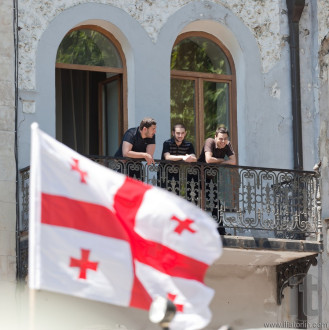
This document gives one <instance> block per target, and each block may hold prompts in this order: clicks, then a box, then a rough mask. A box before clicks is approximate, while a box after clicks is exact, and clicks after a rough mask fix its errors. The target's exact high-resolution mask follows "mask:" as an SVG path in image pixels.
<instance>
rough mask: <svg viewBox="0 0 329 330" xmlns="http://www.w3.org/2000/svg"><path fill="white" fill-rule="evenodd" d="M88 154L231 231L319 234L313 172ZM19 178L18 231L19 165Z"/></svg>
mask: <svg viewBox="0 0 329 330" xmlns="http://www.w3.org/2000/svg"><path fill="white" fill-rule="evenodd" d="M88 157H89V158H91V159H92V160H94V161H95V162H97V163H99V164H102V165H104V166H106V167H108V168H110V169H112V170H114V171H116V172H120V173H124V174H126V175H129V176H131V177H134V178H136V179H138V180H142V181H144V182H146V183H148V184H151V185H154V186H158V187H160V188H163V189H166V190H168V191H170V192H172V193H175V194H177V195H179V196H180V197H182V198H184V199H186V200H188V201H190V202H192V203H194V204H195V205H198V206H199V207H201V208H202V209H204V210H205V211H206V212H208V213H209V214H210V215H212V216H213V217H214V218H215V219H216V220H217V221H221V222H222V223H223V226H224V227H225V229H226V232H227V233H230V234H232V235H239V236H252V237H264V238H285V239H298V240H300V239H303V240H305V239H308V240H317V239H320V238H321V237H322V234H321V230H322V228H321V227H320V226H321V219H320V216H321V196H320V189H319V173H318V172H313V171H294V170H285V169H270V168H258V167H246V166H220V165H211V164H206V163H184V162H169V161H155V164H152V165H147V164H146V163H145V162H144V161H142V160H132V159H123V158H121V159H118V158H117V159H116V158H112V157H100V156H88ZM20 180H21V182H20V185H21V192H20V196H21V200H20V206H21V207H20V210H21V219H20V226H21V227H20V231H26V230H27V229H28V186H29V169H28V168H26V169H23V170H21V176H20Z"/></svg>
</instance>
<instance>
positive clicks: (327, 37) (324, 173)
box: [317, 0, 329, 323]
mask: <svg viewBox="0 0 329 330" xmlns="http://www.w3.org/2000/svg"><path fill="white" fill-rule="evenodd" d="M317 6H318V7H317V14H318V31H319V33H318V38H317V41H318V54H319V57H318V58H317V60H318V66H319V69H318V72H319V85H318V90H319V94H318V111H319V114H320V124H319V130H318V135H317V138H318V148H317V152H318V156H319V160H320V161H321V162H322V165H321V188H322V189H321V199H322V219H329V156H328V153H329V79H328V78H329V2H328V1H326V0H320V1H318V2H317ZM323 233H324V237H323V238H324V251H323V253H322V260H321V261H320V262H322V279H323V299H322V304H323V314H322V315H323V322H326V323H329V313H328V310H329V299H328V297H329V277H328V274H329V240H328V235H329V221H328V220H327V221H323Z"/></svg>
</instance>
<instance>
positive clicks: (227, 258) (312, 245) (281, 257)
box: [215, 236, 322, 266]
mask: <svg viewBox="0 0 329 330" xmlns="http://www.w3.org/2000/svg"><path fill="white" fill-rule="evenodd" d="M221 238H222V242H223V247H224V251H223V254H222V256H221V257H220V258H219V259H218V260H217V261H216V262H215V263H216V264H218V265H240V266H275V265H278V264H282V263H285V262H289V261H293V260H296V259H300V258H304V257H307V256H311V255H317V254H319V253H321V251H322V249H321V244H320V243H318V242H311V241H304V240H288V239H275V238H255V237H240V236H222V237H221Z"/></svg>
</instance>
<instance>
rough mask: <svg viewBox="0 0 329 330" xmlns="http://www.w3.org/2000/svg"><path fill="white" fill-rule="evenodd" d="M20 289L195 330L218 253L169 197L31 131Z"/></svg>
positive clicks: (206, 226) (189, 209)
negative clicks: (137, 312)
mask: <svg viewBox="0 0 329 330" xmlns="http://www.w3.org/2000/svg"><path fill="white" fill-rule="evenodd" d="M29 241H30V245H29V253H30V254H29V284H30V287H31V288H32V289H45V290H49V291H55V292H60V293H64V294H69V295H74V296H78V297H83V298H87V299H93V300H97V301H103V302H107V303H112V304H116V305H121V306H130V307H137V308H142V309H146V310H148V309H149V308H150V305H151V302H152V300H153V299H154V298H156V297H157V296H162V297H165V298H169V299H170V300H172V301H173V302H174V304H175V305H176V306H177V313H176V316H175V317H174V319H173V321H172V322H171V325H170V328H171V329H201V328H203V327H205V326H206V325H207V324H208V323H209V321H210V319H211V313H210V310H209V303H210V301H211V299H212V297H213V294H214V292H213V290H212V289H211V288H208V287H207V286H206V285H205V284H204V277H205V273H206V271H207V269H208V267H209V266H210V265H211V264H212V263H213V262H214V260H216V259H217V258H218V257H219V256H220V254H221V250H222V246H221V240H220V238H219V236H218V233H217V229H216V224H215V222H214V221H213V220H212V219H211V218H210V217H209V216H208V215H207V214H206V213H205V212H203V211H202V210H200V209H199V208H198V207H196V206H195V205H193V204H192V203H189V202H187V201H185V200H183V199H181V198H180V197H177V196H176V195H175V194H173V193H169V192H167V191H165V190H163V189H161V188H157V187H152V186H150V185H146V184H144V183H142V182H139V181H136V180H133V179H131V178H128V177H126V176H124V175H122V174H120V173H117V172H115V171H112V170H110V169H107V168H105V167H104V166H101V165H99V164H96V163H95V162H93V161H91V160H89V159H87V158H85V157H83V156H81V155H80V154H78V153H76V152H75V151H73V150H71V149H70V148H68V147H66V146H65V145H63V144H61V143H59V142H58V141H56V140H55V139H53V138H51V137H50V136H48V135H47V134H45V133H44V132H42V131H41V130H40V129H38V127H37V124H33V125H32V148H31V171H30V240H29Z"/></svg>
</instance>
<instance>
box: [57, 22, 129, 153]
mask: <svg viewBox="0 0 329 330" xmlns="http://www.w3.org/2000/svg"><path fill="white" fill-rule="evenodd" d="M125 81H126V72H125V60H124V56H123V53H122V50H121V48H120V45H119V43H118V42H117V40H116V39H115V38H114V37H113V36H112V35H111V34H110V33H108V32H107V31H104V30H102V29H100V28H98V27H94V26H81V27H79V28H77V29H74V30H72V31H70V32H69V33H68V34H67V35H66V36H65V37H64V39H63V40H62V42H61V44H60V46H59V48H58V51H57V57H56V138H57V139H58V140H59V141H62V142H63V143H65V144H66V145H68V146H69V147H71V148H72V149H74V150H76V151H78V152H80V153H82V154H85V155H114V153H115V151H116V149H117V148H118V145H119V141H120V138H121V136H122V134H123V128H124V127H123V123H124V122H125V120H126V118H125V117H126V109H125V108H126V106H125V102H126V101H125V99H124V97H123V95H125V93H124V90H125V85H126V84H125Z"/></svg>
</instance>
